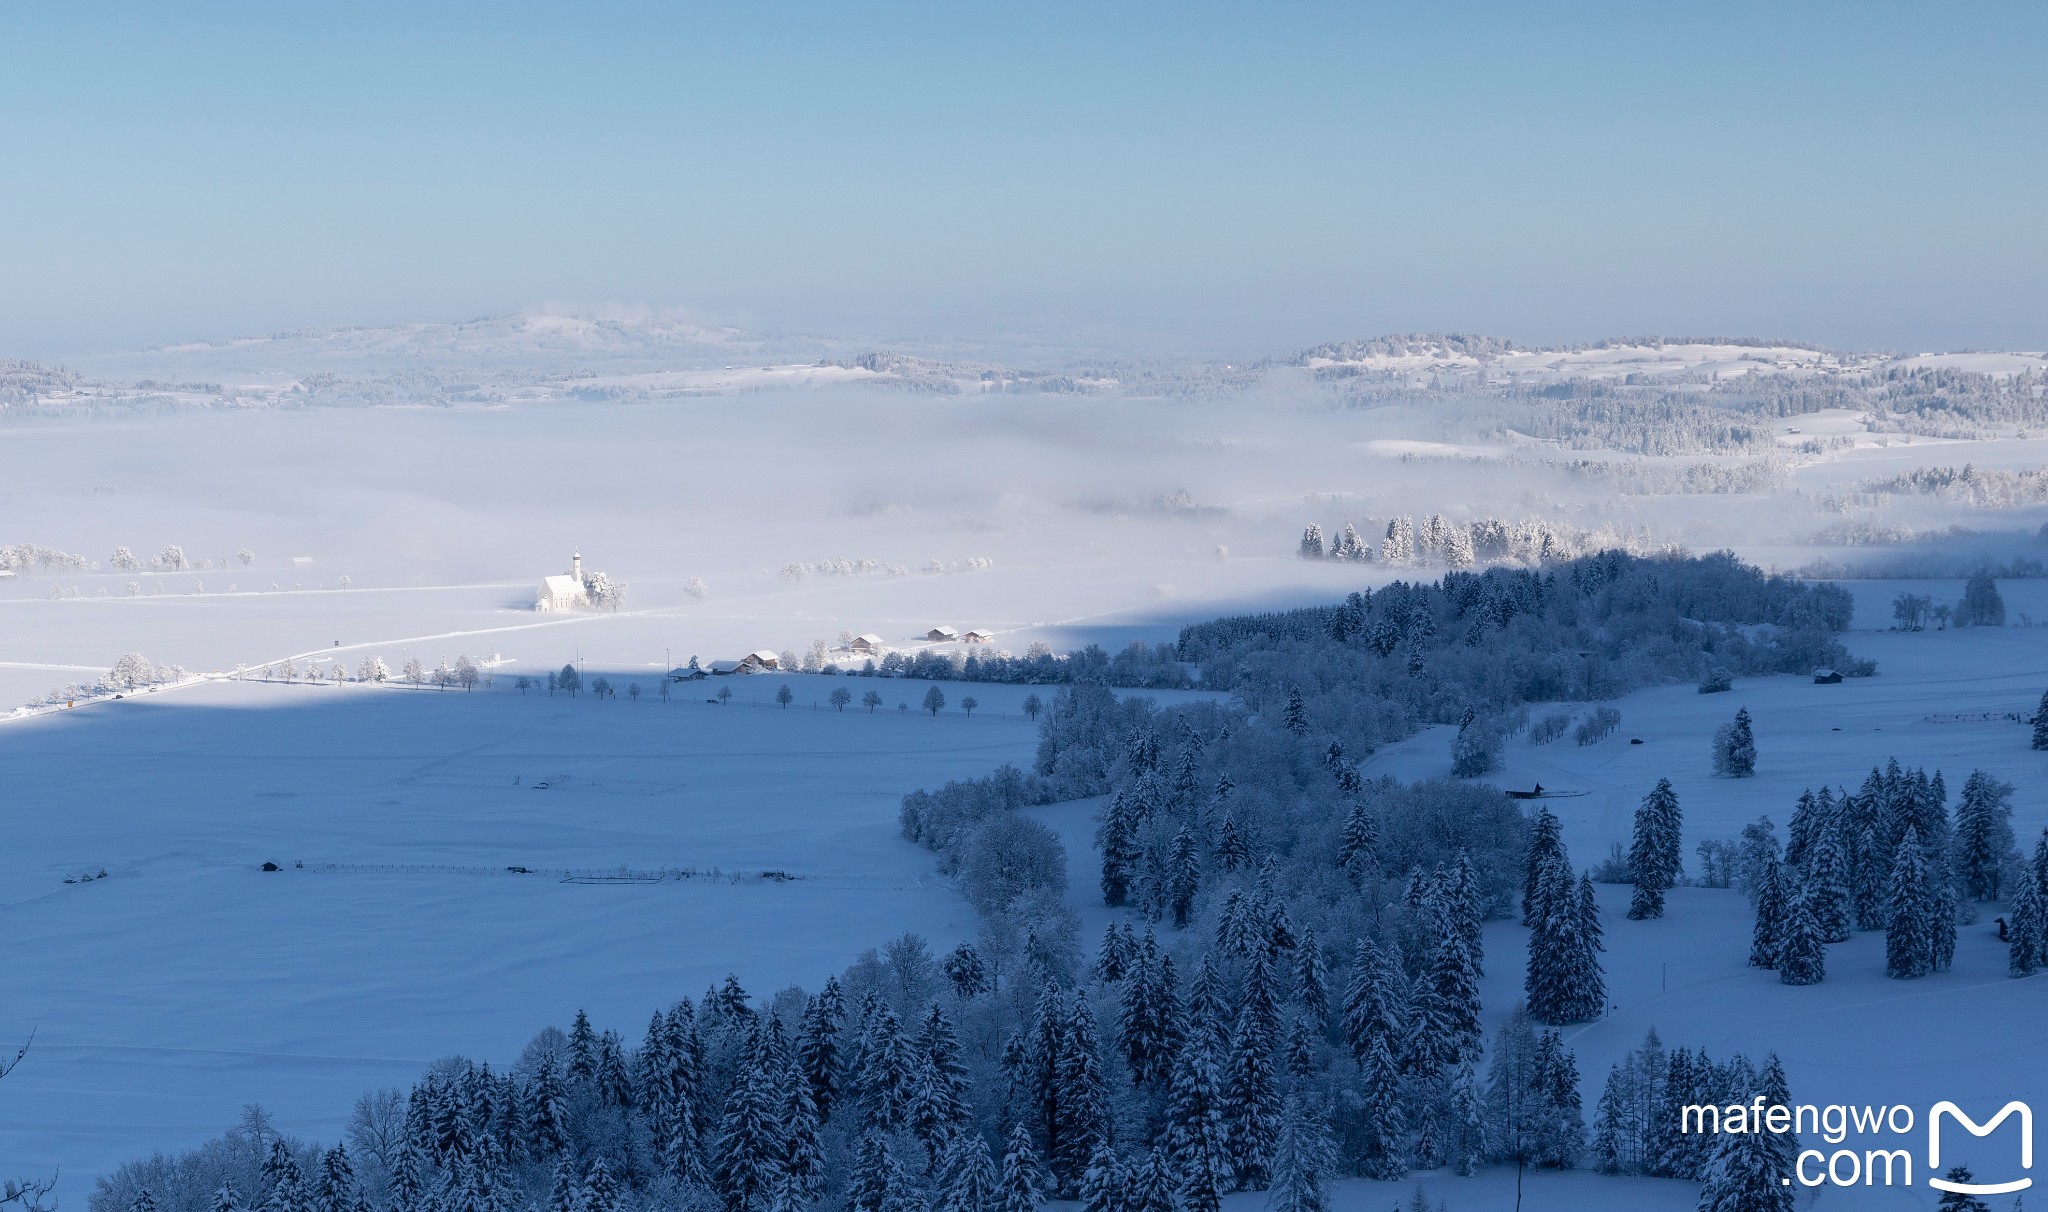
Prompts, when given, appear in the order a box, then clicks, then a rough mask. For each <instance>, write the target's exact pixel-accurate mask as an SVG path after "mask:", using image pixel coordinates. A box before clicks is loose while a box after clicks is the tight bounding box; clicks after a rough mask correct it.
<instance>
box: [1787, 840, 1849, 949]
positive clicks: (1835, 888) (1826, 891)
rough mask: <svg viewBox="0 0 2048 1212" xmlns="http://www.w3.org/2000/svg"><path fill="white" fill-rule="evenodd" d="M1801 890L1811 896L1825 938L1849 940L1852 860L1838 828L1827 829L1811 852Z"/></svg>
mask: <svg viewBox="0 0 2048 1212" xmlns="http://www.w3.org/2000/svg"><path fill="white" fill-rule="evenodd" d="M1800 891H1801V893H1802V894H1803V895H1804V896H1805V897H1806V898H1807V903H1808V908H1810V909H1811V910H1812V911H1813V917H1814V921H1815V923H1816V924H1818V925H1819V926H1820V933H1821V938H1822V940H1824V941H1826V942H1830V943H1844V942H1847V941H1849V926H1850V912H1851V902H1850V890H1849V863H1848V856H1847V855H1846V854H1845V853H1844V851H1843V849H1842V842H1841V838H1840V837H1839V836H1838V835H1837V833H1836V832H1835V831H1834V830H1832V829H1828V830H1823V831H1822V832H1821V835H1820V836H1819V837H1817V838H1815V839H1814V841H1813V845H1812V847H1811V848H1810V849H1809V850H1808V851H1807V860H1806V872H1805V879H1804V880H1802V881H1801V889H1800Z"/></svg>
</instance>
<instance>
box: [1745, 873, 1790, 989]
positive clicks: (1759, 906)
mask: <svg viewBox="0 0 2048 1212" xmlns="http://www.w3.org/2000/svg"><path fill="white" fill-rule="evenodd" d="M1785 883H1786V876H1785V871H1784V868H1783V867H1781V866H1779V865H1778V864H1777V863H1766V864H1765V865H1764V868H1763V871H1762V873H1761V876H1760V878H1759V879H1758V881H1757V895H1756V928H1755V929H1754V930H1752V931H1751V932H1750V936H1749V938H1750V941H1749V966H1750V967H1752V968H1763V969H1766V970H1768V969H1772V968H1776V967H1777V966H1778V955H1779V953H1780V951H1781V950H1782V949H1783V948H1784V945H1785V930H1786V925H1787V922H1786V918H1787V914H1788V906H1787V904H1786V897H1785Z"/></svg>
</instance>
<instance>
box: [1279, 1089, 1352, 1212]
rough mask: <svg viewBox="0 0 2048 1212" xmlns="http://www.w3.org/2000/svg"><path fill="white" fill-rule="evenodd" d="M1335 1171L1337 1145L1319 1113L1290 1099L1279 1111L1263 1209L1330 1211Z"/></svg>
mask: <svg viewBox="0 0 2048 1212" xmlns="http://www.w3.org/2000/svg"><path fill="white" fill-rule="evenodd" d="M1336 1168H1337V1158H1336V1146H1335V1144H1334V1142H1332V1141H1331V1139H1330V1131H1329V1128H1328V1127H1327V1126H1326V1125H1325V1124H1324V1123H1323V1117H1322V1115H1321V1113H1320V1112H1318V1111H1317V1110H1316V1109H1315V1108H1314V1107H1312V1106H1310V1105H1309V1104H1308V1102H1307V1100H1306V1099H1304V1098H1303V1097H1302V1096H1301V1095H1299V1094H1296V1095H1294V1096H1292V1097H1290V1098H1289V1099H1288V1100H1287V1103H1286V1105H1285V1106H1284V1107H1283V1108H1282V1109H1281V1114H1280V1131H1279V1134H1278V1136H1277V1138H1276V1139H1275V1141H1274V1146H1273V1182H1272V1186H1271V1188H1270V1189H1269V1190H1268V1191H1267V1194H1266V1206H1267V1207H1268V1208H1270V1209H1272V1210H1273V1212H1329V1207H1330V1186H1329V1180H1330V1179H1331V1177H1333V1176H1334V1175H1335V1173H1336Z"/></svg>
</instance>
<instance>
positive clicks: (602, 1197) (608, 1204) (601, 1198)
mask: <svg viewBox="0 0 2048 1212" xmlns="http://www.w3.org/2000/svg"><path fill="white" fill-rule="evenodd" d="M576 1206H577V1207H578V1208H579V1209H580V1210H581V1212H618V1207H619V1184H618V1180H616V1179H614V1178H613V1177H612V1171H611V1167H610V1166H607V1165H606V1164H605V1161H604V1158H602V1157H600V1158H598V1159H597V1160H596V1161H593V1162H591V1163H590V1173H589V1174H587V1175H585V1176H584V1178H583V1190H582V1193H581V1194H580V1195H578V1196H577V1199H576Z"/></svg>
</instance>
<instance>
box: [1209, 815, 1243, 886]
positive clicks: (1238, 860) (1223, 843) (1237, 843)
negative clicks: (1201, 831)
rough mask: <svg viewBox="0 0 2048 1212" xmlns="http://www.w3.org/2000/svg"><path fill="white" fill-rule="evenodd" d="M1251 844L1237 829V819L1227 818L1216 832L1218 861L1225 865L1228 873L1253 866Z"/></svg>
mask: <svg viewBox="0 0 2048 1212" xmlns="http://www.w3.org/2000/svg"><path fill="white" fill-rule="evenodd" d="M1251 859H1252V851H1251V844H1250V843H1249V842H1247V841H1246V840H1245V836H1244V832H1243V830H1241V829H1239V828H1238V827H1237V818H1236V817H1234V816H1226V817H1224V818H1223V824H1222V825H1220V826H1218V827H1217V830H1216V860H1217V861H1218V862H1220V863H1222V864H1223V870H1224V871H1226V872H1229V871H1235V870H1237V869H1238V868H1239V867H1246V866H1250V865H1251Z"/></svg>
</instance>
